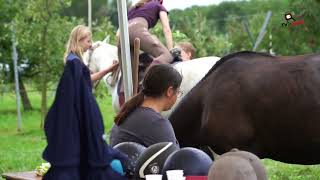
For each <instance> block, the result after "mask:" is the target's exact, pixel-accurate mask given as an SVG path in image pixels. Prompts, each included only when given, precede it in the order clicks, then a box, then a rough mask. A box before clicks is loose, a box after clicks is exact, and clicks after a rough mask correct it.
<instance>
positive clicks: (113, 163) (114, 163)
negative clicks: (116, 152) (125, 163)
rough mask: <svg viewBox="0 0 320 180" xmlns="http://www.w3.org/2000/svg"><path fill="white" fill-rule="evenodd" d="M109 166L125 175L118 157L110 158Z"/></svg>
mask: <svg viewBox="0 0 320 180" xmlns="http://www.w3.org/2000/svg"><path fill="white" fill-rule="evenodd" d="M110 166H111V168H112V170H113V171H115V172H117V173H118V174H120V175H121V176H124V175H125V173H124V171H123V167H122V164H121V161H120V160H118V159H114V160H112V161H111V163H110Z"/></svg>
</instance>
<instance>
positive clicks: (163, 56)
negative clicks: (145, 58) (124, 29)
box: [117, 0, 173, 65]
mask: <svg viewBox="0 0 320 180" xmlns="http://www.w3.org/2000/svg"><path fill="white" fill-rule="evenodd" d="M162 3H163V0H140V1H138V2H137V3H136V4H135V5H133V6H132V7H131V8H130V9H129V12H128V21H129V22H128V29H129V42H130V45H131V47H132V46H133V44H134V40H135V39H136V38H139V39H140V48H141V50H142V51H144V52H145V53H148V54H149V55H151V56H152V57H154V59H153V60H154V61H153V63H152V64H151V65H154V64H168V63H170V62H171V61H172V60H173V57H172V55H171V54H170V52H169V50H170V49H172V48H173V40H172V33H171V28H170V25H169V18H168V11H167V10H166V8H165V7H164V6H163V5H162ZM159 19H160V21H161V25H162V29H163V34H164V36H165V39H166V44H167V47H165V46H164V45H163V44H162V43H161V41H160V40H159V39H158V38H157V37H156V36H154V35H152V34H151V33H150V32H149V29H151V28H153V27H154V26H155V25H156V24H157V22H158V20H159ZM117 36H119V34H118V33H117ZM118 49H120V46H119V45H118ZM132 50H133V48H131V51H132ZM132 56H133V53H131V57H132ZM120 57H121V56H119V58H120Z"/></svg>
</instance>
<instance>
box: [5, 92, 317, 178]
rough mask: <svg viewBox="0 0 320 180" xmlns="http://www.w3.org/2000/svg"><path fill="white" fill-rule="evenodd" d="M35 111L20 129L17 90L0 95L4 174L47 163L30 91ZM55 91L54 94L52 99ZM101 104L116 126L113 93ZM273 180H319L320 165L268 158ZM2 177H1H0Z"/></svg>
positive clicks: (32, 96)
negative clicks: (287, 162) (292, 162)
mask: <svg viewBox="0 0 320 180" xmlns="http://www.w3.org/2000/svg"><path fill="white" fill-rule="evenodd" d="M29 95H30V99H31V101H32V105H33V106H34V107H35V110H33V111H30V112H23V114H22V118H23V126H22V128H23V130H22V132H19V133H18V132H17V131H16V127H17V123H16V122H17V121H16V111H15V96H14V94H13V93H9V94H5V95H2V96H0V174H2V173H4V172H11V171H27V170H32V169H34V168H35V167H36V166H37V165H39V164H41V162H44V161H43V160H42V158H41V155H42V151H43V149H44V147H45V145H46V141H45V137H44V133H43V130H41V129H40V127H39V126H40V110H39V107H40V95H39V94H38V93H35V92H33V93H29ZM52 98H53V93H51V95H50V98H49V99H50V103H51V102H52ZM97 100H98V103H99V105H100V109H101V111H102V114H103V117H104V124H105V128H106V132H108V131H109V129H110V127H111V126H112V118H113V117H114V113H113V111H112V108H111V98H110V97H109V96H104V97H99V98H98V99H97ZM263 162H264V164H265V165H266V167H267V171H268V175H269V179H271V180H276V179H277V180H278V179H281V180H289V179H290V180H291V179H292V180H317V179H320V166H319V165H317V166H301V165H289V164H284V163H280V162H276V161H272V160H269V159H266V160H264V161H263ZM0 179H1V178H0Z"/></svg>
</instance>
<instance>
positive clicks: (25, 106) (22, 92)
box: [19, 76, 33, 111]
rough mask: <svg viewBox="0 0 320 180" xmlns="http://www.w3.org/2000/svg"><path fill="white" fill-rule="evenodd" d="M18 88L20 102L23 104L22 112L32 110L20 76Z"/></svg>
mask: <svg viewBox="0 0 320 180" xmlns="http://www.w3.org/2000/svg"><path fill="white" fill-rule="evenodd" d="M19 87H20V96H21V101H22V104H23V109H24V111H30V110H32V109H33V108H32V106H31V103H30V99H29V96H28V93H27V91H26V87H25V86H24V83H23V81H22V78H21V76H20V78H19Z"/></svg>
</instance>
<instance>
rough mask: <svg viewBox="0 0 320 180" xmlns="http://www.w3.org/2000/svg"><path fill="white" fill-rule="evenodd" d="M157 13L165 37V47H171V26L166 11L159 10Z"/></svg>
mask: <svg viewBox="0 0 320 180" xmlns="http://www.w3.org/2000/svg"><path fill="white" fill-rule="evenodd" d="M159 15H160V21H161V24H162V29H163V34H164V36H165V38H166V43H167V48H168V49H169V50H170V49H172V48H173V40H172V33H171V28H170V25H169V18H168V13H167V12H165V11H160V13H159Z"/></svg>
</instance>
